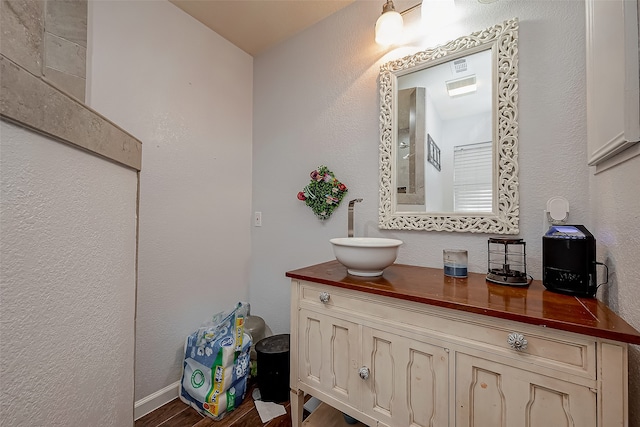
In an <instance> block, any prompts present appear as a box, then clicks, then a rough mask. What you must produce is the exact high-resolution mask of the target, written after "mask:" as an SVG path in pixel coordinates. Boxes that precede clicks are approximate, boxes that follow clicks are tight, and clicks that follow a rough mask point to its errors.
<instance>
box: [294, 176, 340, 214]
mask: <svg viewBox="0 0 640 427" xmlns="http://www.w3.org/2000/svg"><path fill="white" fill-rule="evenodd" d="M309 176H310V177H311V182H310V183H309V185H307V186H306V187H304V189H303V190H302V191H300V192H298V200H302V201H303V202H305V204H306V205H307V206H309V207H310V208H311V210H313V213H314V214H316V216H317V217H318V218H319V219H327V218H329V217H330V216H331V214H332V213H333V211H334V210H335V209H336V208H337V207H338V206H339V205H340V202H341V201H342V198H343V197H344V195H345V194H346V193H347V191H348V190H347V186H346V185H344V184H343V183H341V182H340V181H338V180H337V179H336V177H335V175H334V174H333V172H331V171H330V170H329V169H328V168H327V167H326V166H320V167H318V169H316V170H314V171H311V173H310V174H309Z"/></svg>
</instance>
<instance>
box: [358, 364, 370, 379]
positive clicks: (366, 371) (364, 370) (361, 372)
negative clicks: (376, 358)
mask: <svg viewBox="0 0 640 427" xmlns="http://www.w3.org/2000/svg"><path fill="white" fill-rule="evenodd" d="M358 375H360V378H362V379H363V380H366V379H367V378H369V368H367V367H366V366H363V367H362V368H360V369H359V370H358Z"/></svg>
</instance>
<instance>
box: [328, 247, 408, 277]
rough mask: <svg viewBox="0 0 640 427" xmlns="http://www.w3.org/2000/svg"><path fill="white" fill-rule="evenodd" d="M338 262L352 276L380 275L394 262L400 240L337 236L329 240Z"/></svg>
mask: <svg viewBox="0 0 640 427" xmlns="http://www.w3.org/2000/svg"><path fill="white" fill-rule="evenodd" d="M329 241H330V242H331V244H332V245H333V253H334V254H335V256H336V259H337V260H338V262H339V263H340V264H342V265H344V266H345V267H347V272H348V273H349V274H353V275H354V276H369V277H371V276H381V275H382V271H383V270H384V269H385V268H387V267H389V266H390V265H391V264H393V263H394V261H395V260H396V257H397V256H398V247H400V245H402V240H397V239H385V238H382V237H337V238H335V239H331V240H329Z"/></svg>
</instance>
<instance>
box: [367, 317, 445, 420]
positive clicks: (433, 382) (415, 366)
mask: <svg viewBox="0 0 640 427" xmlns="http://www.w3.org/2000/svg"><path fill="white" fill-rule="evenodd" d="M363 360H364V364H365V366H367V367H368V368H369V369H370V372H371V374H370V377H369V378H368V379H367V380H364V381H363V383H364V384H365V387H366V388H368V392H365V393H364V394H363V411H364V412H365V413H366V414H367V415H370V416H372V417H375V418H377V419H379V420H380V421H382V422H383V423H385V424H387V425H389V426H402V427H406V426H416V427H418V426H419V427H423V426H424V427H426V426H446V425H448V403H449V400H448V397H449V391H448V390H449V387H448V385H449V383H448V375H449V372H448V370H449V367H448V353H447V352H446V351H445V349H443V348H441V347H437V346H433V345H429V344H426V343H422V342H419V341H415V340H413V339H410V338H406V337H403V336H398V335H395V334H391V333H388V332H384V331H380V330H376V329H372V328H363Z"/></svg>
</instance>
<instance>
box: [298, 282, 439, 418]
mask: <svg viewBox="0 0 640 427" xmlns="http://www.w3.org/2000/svg"><path fill="white" fill-rule="evenodd" d="M293 286H294V287H295V288H296V293H297V294H298V298H297V300H298V303H297V304H295V305H297V307H298V310H297V318H298V319H297V332H296V333H295V334H296V337H297V343H296V340H295V339H292V345H291V349H292V350H291V351H292V352H296V351H297V357H296V361H297V363H296V365H297V379H296V381H298V382H299V384H300V385H301V387H300V388H302V389H304V390H306V391H308V392H311V390H313V392H311V394H313V395H315V396H316V397H319V398H320V395H319V394H321V395H322V397H324V399H321V400H324V401H325V402H326V403H329V404H331V405H332V406H335V407H337V408H338V409H341V410H345V411H346V412H349V413H350V414H351V415H352V416H354V417H356V418H359V419H361V420H362V421H363V422H367V420H368V424H369V425H373V424H372V420H375V421H374V423H375V422H377V421H379V422H380V423H381V424H382V425H389V426H391V425H403V426H409V425H448V415H449V410H448V400H449V350H448V349H446V348H444V347H441V346H438V345H434V344H430V343H427V342H425V341H421V338H422V337H421V336H420V335H419V334H415V333H411V332H407V331H406V330H403V329H406V328H397V327H395V326H394V325H393V323H394V322H393V321H391V322H388V323H387V322H380V319H379V316H378V313H376V311H378V309H379V305H378V304H379V303H378V302H375V301H373V300H369V298H367V296H364V295H362V296H361V295H358V294H357V293H355V294H352V293H350V292H349V291H346V290H341V289H335V288H333V289H331V288H330V287H328V286H322V285H316V284H313V283H309V282H294V285H293ZM362 297H364V298H362ZM322 299H326V302H322ZM350 306H354V307H355V306H359V309H357V310H351V309H350V308H349V307H350ZM391 313H392V312H391ZM368 320H369V321H368ZM292 333H294V332H293V330H292ZM291 376H292V377H295V376H296V375H295V371H293V369H292V373H291ZM318 392H320V393H318ZM343 405H345V406H348V408H343Z"/></svg>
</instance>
